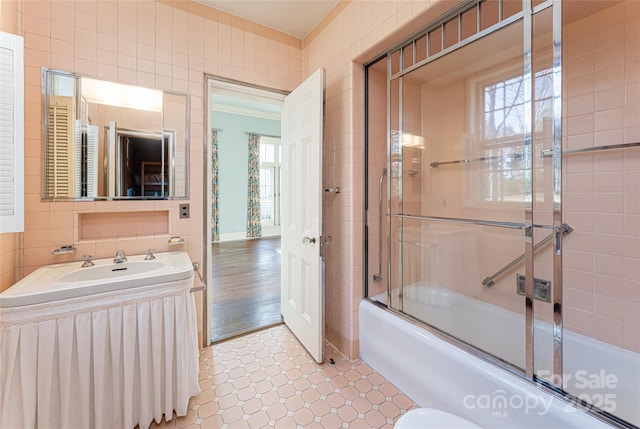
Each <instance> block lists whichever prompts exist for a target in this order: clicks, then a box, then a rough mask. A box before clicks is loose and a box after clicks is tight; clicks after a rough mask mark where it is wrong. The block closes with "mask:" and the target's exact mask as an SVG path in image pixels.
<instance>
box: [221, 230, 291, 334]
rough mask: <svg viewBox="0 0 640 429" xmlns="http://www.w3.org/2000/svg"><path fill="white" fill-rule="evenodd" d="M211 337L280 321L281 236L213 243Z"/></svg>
mask: <svg viewBox="0 0 640 429" xmlns="http://www.w3.org/2000/svg"><path fill="white" fill-rule="evenodd" d="M212 254H213V258H212V266H213V276H212V278H211V279H212V302H213V305H212V307H213V308H212V312H211V313H212V315H211V325H212V326H211V341H212V342H216V341H220V340H223V339H226V338H231V337H234V336H237V335H240V334H244V333H247V332H250V331H253V330H256V329H260V328H264V327H267V326H271V325H274V324H277V323H280V322H281V321H282V318H281V316H280V237H269V238H261V239H256V240H244V241H230V242H223V243H214V244H212Z"/></svg>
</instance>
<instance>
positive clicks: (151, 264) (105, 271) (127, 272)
mask: <svg viewBox="0 0 640 429" xmlns="http://www.w3.org/2000/svg"><path fill="white" fill-rule="evenodd" d="M162 267H164V264H163V263H162V262H156V261H142V262H125V263H122V264H113V265H102V266H93V267H87V268H85V269H82V270H77V271H72V272H70V273H68V274H65V275H63V276H62V277H60V281H61V282H85V281H90V280H93V281H102V280H108V279H113V278H118V277H123V276H132V275H142V274H145V273H148V272H149V271H154V270H158V269H161V268H162Z"/></svg>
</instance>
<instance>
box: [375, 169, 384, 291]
mask: <svg viewBox="0 0 640 429" xmlns="http://www.w3.org/2000/svg"><path fill="white" fill-rule="evenodd" d="M386 175H387V169H386V168H383V169H382V174H381V175H380V181H379V184H378V272H377V273H376V274H374V275H373V282H374V283H380V282H381V281H382V182H383V181H384V178H385V176H386Z"/></svg>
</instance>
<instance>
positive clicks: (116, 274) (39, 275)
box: [0, 252, 193, 308]
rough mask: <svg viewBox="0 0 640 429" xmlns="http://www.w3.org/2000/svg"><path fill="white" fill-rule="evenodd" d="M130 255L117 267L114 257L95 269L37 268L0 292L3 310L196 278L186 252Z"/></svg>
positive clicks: (68, 265)
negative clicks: (151, 257)
mask: <svg viewBox="0 0 640 429" xmlns="http://www.w3.org/2000/svg"><path fill="white" fill-rule="evenodd" d="M155 256H156V259H154V260H150V261H145V260H144V257H145V255H134V256H128V261H127V262H124V263H119V264H116V263H114V262H113V259H112V258H108V259H96V260H94V261H93V262H94V263H95V265H94V266H93V267H86V268H82V261H74V262H67V263H64V264H57V265H47V266H44V267H41V268H38V269H37V270H35V271H34V272H32V273H31V274H29V275H28V276H26V277H25V278H24V279H22V280H20V281H19V282H18V283H16V284H14V285H13V286H11V287H10V288H9V289H7V290H5V291H4V292H2V293H0V308H8V307H21V306H25V305H31V304H41V303H44V302H51V301H59V300H62V299H69V298H77V297H82V296H89V295H95V294H99V293H105V292H113V291H118V290H123V289H131V288H136V287H141V286H150V285H154V284H161V283H166V282H173V281H178V280H184V279H188V278H192V277H193V264H192V262H191V259H190V258H189V255H188V254H187V253H186V252H165V253H156V254H155Z"/></svg>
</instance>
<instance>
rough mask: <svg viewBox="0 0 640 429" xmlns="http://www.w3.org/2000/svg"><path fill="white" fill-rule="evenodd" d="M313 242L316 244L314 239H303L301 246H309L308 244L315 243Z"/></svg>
mask: <svg viewBox="0 0 640 429" xmlns="http://www.w3.org/2000/svg"><path fill="white" fill-rule="evenodd" d="M315 242H316V238H315V237H305V238H303V239H302V244H309V243H315Z"/></svg>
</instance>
